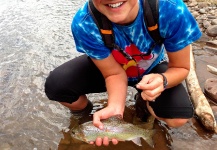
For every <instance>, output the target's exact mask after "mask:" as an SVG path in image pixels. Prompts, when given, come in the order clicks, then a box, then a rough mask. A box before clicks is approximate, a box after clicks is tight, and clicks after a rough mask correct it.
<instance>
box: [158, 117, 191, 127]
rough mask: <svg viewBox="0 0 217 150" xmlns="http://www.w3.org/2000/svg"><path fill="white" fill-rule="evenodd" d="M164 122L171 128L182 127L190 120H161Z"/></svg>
mask: <svg viewBox="0 0 217 150" xmlns="http://www.w3.org/2000/svg"><path fill="white" fill-rule="evenodd" d="M160 120H163V121H164V122H166V124H167V125H168V126H169V127H174V128H176V127H181V126H183V125H184V124H186V123H187V122H188V120H189V119H182V118H174V119H160Z"/></svg>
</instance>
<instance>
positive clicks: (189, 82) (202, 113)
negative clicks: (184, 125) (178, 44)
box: [185, 48, 216, 132]
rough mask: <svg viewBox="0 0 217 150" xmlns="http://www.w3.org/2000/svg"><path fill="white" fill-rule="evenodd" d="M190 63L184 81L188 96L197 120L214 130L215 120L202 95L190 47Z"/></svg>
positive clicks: (208, 128)
mask: <svg viewBox="0 0 217 150" xmlns="http://www.w3.org/2000/svg"><path fill="white" fill-rule="evenodd" d="M190 65H191V68H190V72H189V75H188V77H187V78H186V80H185V81H186V86H187V89H188V92H189V95H190V98H191V100H192V103H193V105H194V108H195V114H196V115H197V116H198V118H199V120H200V121H201V123H202V124H203V125H204V127H205V128H206V129H207V130H211V131H214V132H216V121H215V117H214V114H213V111H212V109H211V107H210V104H209V102H208V100H207V99H206V97H205V96H204V94H203V91H202V90H201V88H200V85H199V82H198V79H197V75H196V72H195V61H194V56H193V52H192V48H191V52H190Z"/></svg>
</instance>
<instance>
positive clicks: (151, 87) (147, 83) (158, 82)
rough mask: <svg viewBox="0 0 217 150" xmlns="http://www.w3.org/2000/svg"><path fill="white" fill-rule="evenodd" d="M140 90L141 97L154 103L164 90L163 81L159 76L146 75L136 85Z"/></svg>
mask: <svg viewBox="0 0 217 150" xmlns="http://www.w3.org/2000/svg"><path fill="white" fill-rule="evenodd" d="M136 87H137V88H138V89H141V90H142V92H141V96H142V98H143V99H144V100H148V101H153V100H154V99H156V98H157V97H158V96H159V95H160V94H161V93H162V91H163V90H164V88H163V80H162V78H161V76H160V75H158V74H150V75H146V76H144V77H143V78H142V80H141V81H140V82H139V83H138V84H137V85H136Z"/></svg>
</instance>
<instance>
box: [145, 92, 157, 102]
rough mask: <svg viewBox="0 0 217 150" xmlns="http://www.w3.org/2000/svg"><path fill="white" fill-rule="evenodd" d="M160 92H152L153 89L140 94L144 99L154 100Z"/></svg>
mask: <svg viewBox="0 0 217 150" xmlns="http://www.w3.org/2000/svg"><path fill="white" fill-rule="evenodd" d="M160 94H161V93H154V92H153V91H150V92H149V91H143V92H142V93H141V96H142V98H143V99H144V100H147V101H154V100H155V99H156V98H157V97H158V96H160Z"/></svg>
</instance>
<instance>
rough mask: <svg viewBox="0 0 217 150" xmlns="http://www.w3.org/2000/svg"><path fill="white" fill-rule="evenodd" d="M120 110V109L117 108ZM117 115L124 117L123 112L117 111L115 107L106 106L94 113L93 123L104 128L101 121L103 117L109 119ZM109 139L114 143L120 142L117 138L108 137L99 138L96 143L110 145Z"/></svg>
mask: <svg viewBox="0 0 217 150" xmlns="http://www.w3.org/2000/svg"><path fill="white" fill-rule="evenodd" d="M117 110H118V109H117ZM115 115H121V116H122V117H123V112H119V111H116V109H115V107H109V106H108V107H105V108H104V109H101V110H100V111H97V112H95V113H94V115H93V124H94V126H96V127H98V128H99V129H101V130H103V128H104V126H103V123H102V122H101V120H102V119H107V118H110V117H112V116H115ZM109 141H112V143H113V144H114V145H116V144H118V140H116V139H109V138H108V137H103V138H97V139H96V141H95V144H96V145H97V146H101V145H104V146H108V145H109ZM90 144H94V142H90Z"/></svg>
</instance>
